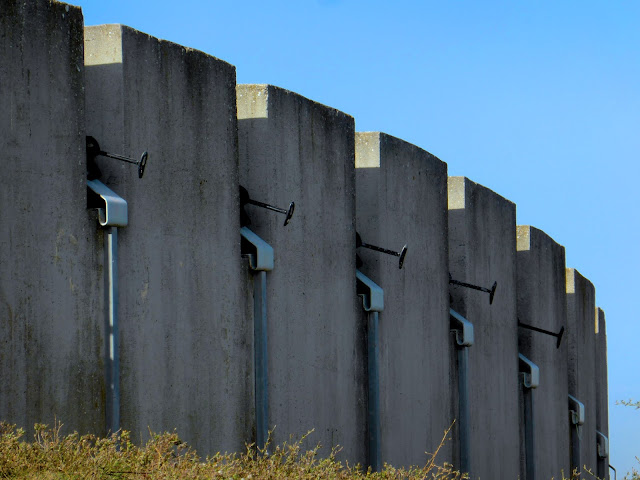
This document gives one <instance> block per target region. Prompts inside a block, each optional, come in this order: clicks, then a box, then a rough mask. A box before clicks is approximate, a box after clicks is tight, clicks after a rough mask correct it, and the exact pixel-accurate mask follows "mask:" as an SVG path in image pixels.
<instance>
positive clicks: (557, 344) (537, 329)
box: [518, 319, 564, 348]
mask: <svg viewBox="0 0 640 480" xmlns="http://www.w3.org/2000/svg"><path fill="white" fill-rule="evenodd" d="M518 326H519V327H521V328H526V329H528V330H533V331H534V332H540V333H544V334H545V335H551V336H552V337H556V338H557V339H558V340H556V348H560V343H561V342H562V335H564V327H561V328H560V331H559V332H558V333H554V332H550V331H549V330H545V329H543V328H539V327H534V326H533V325H527V324H526V323H522V322H521V321H520V319H518Z"/></svg>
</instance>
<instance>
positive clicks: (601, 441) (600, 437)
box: [596, 430, 609, 458]
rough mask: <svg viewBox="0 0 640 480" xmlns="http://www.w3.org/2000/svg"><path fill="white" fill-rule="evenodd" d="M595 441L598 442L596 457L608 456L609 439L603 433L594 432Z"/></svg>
mask: <svg viewBox="0 0 640 480" xmlns="http://www.w3.org/2000/svg"><path fill="white" fill-rule="evenodd" d="M596 441H597V442H598V457H600V458H607V457H608V456H609V439H608V438H607V436H606V435H605V434H604V433H602V432H599V431H598V430H596Z"/></svg>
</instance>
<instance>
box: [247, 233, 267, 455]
mask: <svg viewBox="0 0 640 480" xmlns="http://www.w3.org/2000/svg"><path fill="white" fill-rule="evenodd" d="M240 235H241V236H242V256H243V257H245V258H248V259H249V268H250V269H251V270H252V271H253V272H254V276H253V343H254V370H255V411H256V446H257V447H258V448H260V449H264V448H265V447H266V443H267V439H268V438H269V374H268V369H267V366H268V363H267V362H268V357H267V272H269V271H271V270H273V264H274V257H273V248H272V247H271V245H269V244H268V243H267V242H265V241H264V240H262V239H261V238H260V237H259V236H258V235H256V234H255V233H253V232H252V231H251V230H249V229H248V228H247V227H242V228H241V229H240Z"/></svg>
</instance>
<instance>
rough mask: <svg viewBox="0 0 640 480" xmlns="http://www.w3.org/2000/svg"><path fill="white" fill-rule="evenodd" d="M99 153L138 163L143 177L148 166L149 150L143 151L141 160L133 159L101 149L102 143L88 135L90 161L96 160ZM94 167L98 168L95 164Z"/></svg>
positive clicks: (139, 174) (139, 176) (88, 158)
mask: <svg viewBox="0 0 640 480" xmlns="http://www.w3.org/2000/svg"><path fill="white" fill-rule="evenodd" d="M98 155H102V156H103V157H109V158H114V159H116V160H120V161H122V162H127V163H133V164H134V165H137V166H138V178H142V176H143V175H144V169H145V168H146V166H147V160H148V159H149V153H148V152H147V151H144V152H142V155H141V156H140V160H137V161H136V160H133V159H132V158H129V157H125V156H123V155H118V154H117V153H109V152H105V151H104V150H100V145H99V144H98V141H97V140H96V139H95V138H93V137H91V136H87V160H88V161H89V162H94V161H95V158H96V157H97V156H98ZM94 167H95V168H97V167H96V166H95V165H94ZM98 176H99V170H98Z"/></svg>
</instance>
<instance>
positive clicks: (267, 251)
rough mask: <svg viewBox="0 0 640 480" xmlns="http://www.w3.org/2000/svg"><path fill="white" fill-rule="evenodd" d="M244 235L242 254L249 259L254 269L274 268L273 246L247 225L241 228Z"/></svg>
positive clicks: (268, 269)
mask: <svg viewBox="0 0 640 480" xmlns="http://www.w3.org/2000/svg"><path fill="white" fill-rule="evenodd" d="M240 235H242V239H243V242H242V243H243V245H242V247H243V248H242V256H244V257H247V258H248V259H249V266H250V267H251V269H252V270H264V271H267V272H269V271H271V270H273V247H272V246H271V245H269V244H268V243H267V242H265V241H264V240H262V239H261V238H260V237H259V236H258V235H256V234H255V233H253V232H252V231H251V230H249V229H248V228H247V227H242V228H241V229H240Z"/></svg>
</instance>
